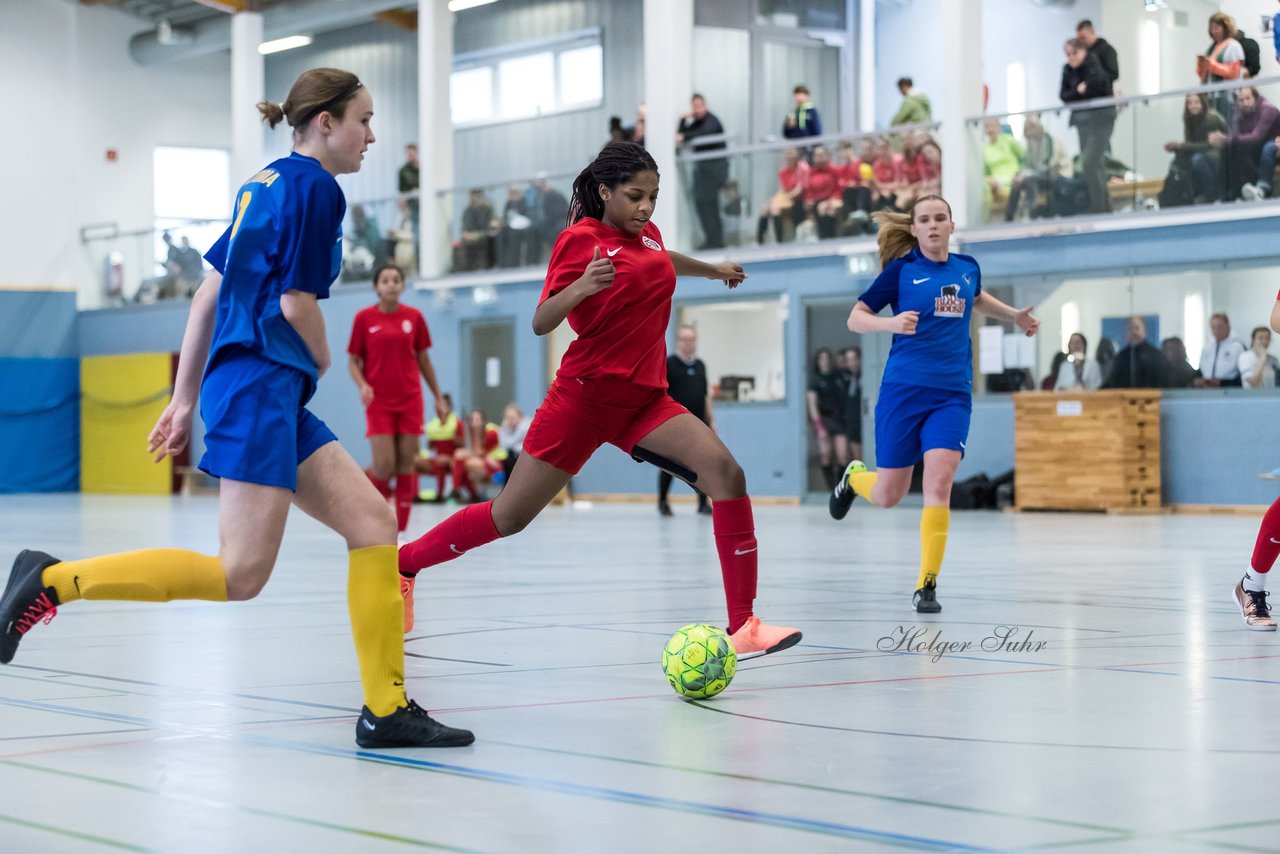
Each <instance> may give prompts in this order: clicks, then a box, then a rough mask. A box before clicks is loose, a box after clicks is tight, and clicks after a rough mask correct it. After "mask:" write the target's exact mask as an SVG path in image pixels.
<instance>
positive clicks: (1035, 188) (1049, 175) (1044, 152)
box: [1004, 114, 1096, 388]
mask: <svg viewBox="0 0 1280 854" xmlns="http://www.w3.org/2000/svg"><path fill="white" fill-rule="evenodd" d="M1022 134H1023V137H1024V139H1025V140H1026V154H1025V155H1024V156H1023V158H1022V169H1021V170H1019V172H1018V174H1017V175H1015V176H1014V177H1013V183H1012V184H1010V186H1009V202H1008V204H1007V205H1005V209H1004V218H1005V221H1006V222H1008V221H1011V220H1013V219H1015V218H1017V216H1018V215H1019V213H1020V210H1019V208H1020V207H1022V206H1025V207H1026V208H1028V209H1029V210H1030V214H1031V216H1032V217H1041V216H1049V215H1052V213H1053V198H1054V189H1055V187H1056V186H1057V185H1059V184H1060V183H1061V182H1063V181H1066V180H1069V179H1070V178H1071V155H1070V154H1068V153H1067V147H1066V146H1065V145H1063V144H1062V143H1061V142H1060V141H1059V140H1058V139H1056V138H1055V137H1054V136H1052V135H1051V134H1050V133H1049V132H1048V131H1046V130H1045V129H1044V124H1043V123H1042V122H1041V121H1040V117H1039V116H1038V115H1035V114H1031V115H1028V116H1027V117H1026V120H1025V121H1024V122H1023V127H1022ZM1095 388H1096V386H1095Z"/></svg>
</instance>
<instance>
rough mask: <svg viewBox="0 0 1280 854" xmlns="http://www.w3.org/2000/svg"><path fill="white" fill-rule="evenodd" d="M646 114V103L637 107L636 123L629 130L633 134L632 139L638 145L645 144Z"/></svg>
mask: <svg viewBox="0 0 1280 854" xmlns="http://www.w3.org/2000/svg"><path fill="white" fill-rule="evenodd" d="M644 114H645V111H644V104H641V105H640V106H638V107H636V123H635V124H634V125H632V126H631V127H630V128H628V131H627V132H628V133H630V134H631V141H632V142H634V143H635V144H636V145H644V125H645V121H644Z"/></svg>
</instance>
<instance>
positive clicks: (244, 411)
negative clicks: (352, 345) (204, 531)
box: [200, 351, 337, 490]
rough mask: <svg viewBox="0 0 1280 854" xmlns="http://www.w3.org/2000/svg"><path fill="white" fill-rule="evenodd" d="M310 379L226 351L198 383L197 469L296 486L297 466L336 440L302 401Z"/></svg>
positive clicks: (252, 356) (254, 356) (256, 358)
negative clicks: (200, 449)
mask: <svg viewBox="0 0 1280 854" xmlns="http://www.w3.org/2000/svg"><path fill="white" fill-rule="evenodd" d="M311 391H312V382H311V378H310V377H308V376H307V375H306V374H303V373H301V372H299V371H297V370H295V369H294V368H288V367H285V366H284V365H280V364H276V363H275V362H269V361H267V360H266V359H263V358H262V357H261V356H258V355H257V354H255V353H250V352H248V351H244V352H237V353H233V354H230V355H224V356H222V357H220V358H219V360H218V362H217V363H216V364H215V365H214V366H213V367H212V368H210V369H209V371H208V372H207V373H206V374H205V377H204V382H203V383H202V384H201V386H200V417H201V418H203V419H204V425H205V434H204V444H205V453H204V456H203V457H202V458H201V459H200V470H201V471H203V472H206V473H207V474H211V475H213V476H214V477H225V478H228V479H230V480H238V481H243V482H244V483H257V484H261V485H263V486H279V487H283V488H285V489H292V490H296V489H297V488H298V466H300V465H301V464H302V461H303V460H305V459H306V458H307V457H309V456H311V455H312V454H314V453H315V452H316V449H317V448H319V447H320V446H321V445H326V444H328V443H329V442H333V441H336V440H337V437H336V436H334V435H333V431H332V430H330V429H329V428H328V427H327V426H325V423H324V422H323V421H321V420H320V419H319V418H317V417H315V416H314V415H312V414H311V413H310V412H308V411H307V410H306V409H305V408H304V407H303V404H304V403H305V402H306V401H307V400H308V399H309V398H310V396H311Z"/></svg>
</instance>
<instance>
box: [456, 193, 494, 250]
mask: <svg viewBox="0 0 1280 854" xmlns="http://www.w3.org/2000/svg"><path fill="white" fill-rule="evenodd" d="M499 224H500V223H499V222H498V218H497V216H496V215H495V214H494V212H493V205H492V204H490V203H489V199H488V198H487V197H486V196H485V194H484V190H483V189H482V188H480V187H477V188H475V189H474V190H472V191H471V196H470V198H469V199H468V200H467V207H466V208H465V209H464V210H463V211H462V246H461V248H462V269H463V270H487V269H488V268H490V267H492V266H493V260H494V259H493V235H494V233H495V231H496V230H497V228H498V226H499Z"/></svg>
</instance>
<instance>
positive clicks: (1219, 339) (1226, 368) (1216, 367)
mask: <svg viewBox="0 0 1280 854" xmlns="http://www.w3.org/2000/svg"><path fill="white" fill-rule="evenodd" d="M1209 331H1210V332H1212V333H1213V338H1212V340H1210V341H1209V343H1208V344H1205V345H1204V350H1203V351H1201V353H1200V374H1201V376H1202V377H1203V379H1202V380H1200V381H1199V382H1197V383H1196V385H1197V386H1198V387H1201V388H1219V387H1220V386H1237V387H1238V386H1239V385H1240V356H1241V354H1243V353H1244V345H1243V344H1241V343H1240V342H1239V341H1237V340H1235V339H1234V338H1232V337H1231V321H1230V320H1228V319H1227V316H1226V315H1225V314H1223V313H1222V312H1218V313H1217V314H1215V315H1213V317H1210V318H1209Z"/></svg>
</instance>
